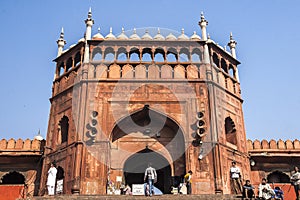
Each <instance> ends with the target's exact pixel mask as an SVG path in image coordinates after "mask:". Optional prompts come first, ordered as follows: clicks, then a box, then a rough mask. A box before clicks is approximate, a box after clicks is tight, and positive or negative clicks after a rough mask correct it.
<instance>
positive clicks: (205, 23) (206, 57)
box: [198, 12, 210, 64]
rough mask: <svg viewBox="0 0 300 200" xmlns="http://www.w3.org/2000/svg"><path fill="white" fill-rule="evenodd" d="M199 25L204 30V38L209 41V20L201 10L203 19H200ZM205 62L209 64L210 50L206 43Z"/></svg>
mask: <svg viewBox="0 0 300 200" xmlns="http://www.w3.org/2000/svg"><path fill="white" fill-rule="evenodd" d="M198 24H199V26H200V28H201V31H202V40H204V41H207V33H206V26H207V25H208V21H207V20H206V19H205V17H204V14H203V12H201V19H200V21H199V23H198ZM203 61H204V63H206V64H209V63H210V61H209V52H208V46H207V44H205V45H204V59H203Z"/></svg>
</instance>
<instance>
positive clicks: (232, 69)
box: [228, 64, 235, 78]
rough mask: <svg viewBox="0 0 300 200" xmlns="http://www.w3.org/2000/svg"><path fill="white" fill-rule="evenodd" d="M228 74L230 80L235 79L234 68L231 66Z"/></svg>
mask: <svg viewBox="0 0 300 200" xmlns="http://www.w3.org/2000/svg"><path fill="white" fill-rule="evenodd" d="M228 73H229V75H230V76H231V77H232V78H235V70H234V67H233V66H232V65H231V64H230V65H229V72H228Z"/></svg>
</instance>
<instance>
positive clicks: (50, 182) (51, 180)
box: [47, 162, 57, 195]
mask: <svg viewBox="0 0 300 200" xmlns="http://www.w3.org/2000/svg"><path fill="white" fill-rule="evenodd" d="M56 174H57V169H56V168H55V163H54V162H52V163H51V166H50V169H49V170H48V178H47V189H48V195H54V188H55V180H56Z"/></svg>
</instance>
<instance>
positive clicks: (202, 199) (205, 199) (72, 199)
mask: <svg viewBox="0 0 300 200" xmlns="http://www.w3.org/2000/svg"><path fill="white" fill-rule="evenodd" d="M53 199H55V200H97V199H103V200H115V199H126V200H150V199H151V200H164V199H166V200H170V199H172V200H190V199H192V200H196V199H197V200H227V199H228V200H241V198H238V197H236V196H233V195H216V194H203V195H180V194H178V195H171V194H170V195H158V196H152V197H146V196H129V195H77V196H75V195H57V196H44V197H32V198H30V200H53Z"/></svg>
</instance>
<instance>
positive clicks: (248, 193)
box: [243, 180, 254, 199]
mask: <svg viewBox="0 0 300 200" xmlns="http://www.w3.org/2000/svg"><path fill="white" fill-rule="evenodd" d="M253 197H254V187H253V186H252V185H251V184H250V180H246V183H245V185H243V199H244V198H245V199H252V198H253Z"/></svg>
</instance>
